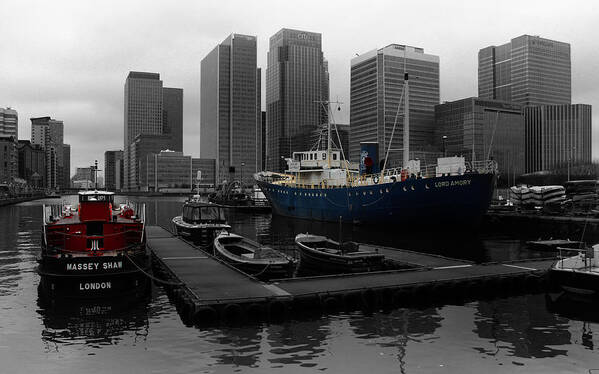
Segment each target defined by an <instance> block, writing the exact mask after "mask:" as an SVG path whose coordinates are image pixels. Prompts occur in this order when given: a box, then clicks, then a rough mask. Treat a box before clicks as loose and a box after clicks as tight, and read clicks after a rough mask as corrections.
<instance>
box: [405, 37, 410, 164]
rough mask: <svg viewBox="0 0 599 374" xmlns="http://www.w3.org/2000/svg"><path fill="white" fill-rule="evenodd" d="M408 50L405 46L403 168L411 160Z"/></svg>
mask: <svg viewBox="0 0 599 374" xmlns="http://www.w3.org/2000/svg"><path fill="white" fill-rule="evenodd" d="M406 49H408V46H407V45H405V46H404V50H403V87H404V90H405V91H404V95H405V102H404V107H403V108H404V109H403V111H404V121H403V166H404V168H407V167H408V160H409V159H410V84H409V81H408V71H407V69H406V64H407V62H406V60H407V55H406Z"/></svg>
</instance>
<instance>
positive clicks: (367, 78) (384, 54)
mask: <svg viewBox="0 0 599 374" xmlns="http://www.w3.org/2000/svg"><path fill="white" fill-rule="evenodd" d="M404 72H407V73H408V76H409V87H410V107H409V111H410V139H409V143H410V158H414V159H415V158H420V159H421V160H422V159H423V158H426V155H427V154H428V153H429V152H432V151H433V150H434V146H433V144H434V139H433V137H434V122H435V119H434V115H435V113H434V111H435V105H437V104H439V57H438V56H435V55H431V54H426V53H424V49H422V48H418V47H411V46H405V45H399V44H390V45H388V46H386V47H384V48H380V49H375V50H372V51H369V52H366V53H363V54H361V55H360V56H357V57H354V58H353V59H352V60H351V83H350V145H349V154H350V160H351V161H354V162H358V161H359V153H360V143H361V142H378V144H379V159H380V160H383V158H384V157H385V154H386V153H387V149H389V143H390V142H392V144H391V147H390V153H389V160H388V163H387V165H388V166H390V165H399V164H401V163H402V162H403V154H402V150H403V120H404V116H403V115H402V113H403V111H404V103H405V100H404V99H405V98H404V97H403V95H402V92H403V86H404ZM400 103H401V107H400V106H399V105H400ZM398 111H399V116H398ZM396 117H397V125H396V128H395V132H394V133H393V140H392V141H391V133H392V132H393V126H394V123H395V120H396Z"/></svg>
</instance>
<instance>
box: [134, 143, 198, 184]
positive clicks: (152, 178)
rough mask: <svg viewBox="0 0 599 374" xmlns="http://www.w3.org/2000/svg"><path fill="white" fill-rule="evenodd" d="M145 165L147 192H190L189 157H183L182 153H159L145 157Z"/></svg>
mask: <svg viewBox="0 0 599 374" xmlns="http://www.w3.org/2000/svg"><path fill="white" fill-rule="evenodd" d="M145 165H146V170H145V174H146V175H147V181H148V184H147V191H155V192H188V191H191V188H192V180H191V168H192V164H191V156H185V155H184V154H183V152H175V151H161V152H160V153H157V154H150V155H147V162H146V163H145Z"/></svg>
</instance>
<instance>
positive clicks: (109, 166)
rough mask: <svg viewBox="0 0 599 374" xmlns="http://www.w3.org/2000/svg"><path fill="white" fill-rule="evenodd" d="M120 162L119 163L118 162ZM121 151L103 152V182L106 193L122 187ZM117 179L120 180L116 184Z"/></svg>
mask: <svg viewBox="0 0 599 374" xmlns="http://www.w3.org/2000/svg"><path fill="white" fill-rule="evenodd" d="M119 161H120V162H119ZM122 161H123V151H106V152H104V182H105V187H106V189H107V190H108V191H118V189H117V185H118V186H119V187H120V186H122V183H123V182H122V175H123V173H122V170H119V169H122V166H123V162H122ZM117 177H118V178H119V179H120V180H119V181H118V183H117Z"/></svg>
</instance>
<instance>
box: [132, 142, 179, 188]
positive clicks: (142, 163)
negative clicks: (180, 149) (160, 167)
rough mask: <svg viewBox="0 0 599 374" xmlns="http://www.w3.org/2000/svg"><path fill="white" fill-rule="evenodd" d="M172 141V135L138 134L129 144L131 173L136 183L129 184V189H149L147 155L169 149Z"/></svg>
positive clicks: (133, 181)
mask: <svg viewBox="0 0 599 374" xmlns="http://www.w3.org/2000/svg"><path fill="white" fill-rule="evenodd" d="M171 142H172V137H171V136H170V135H149V134H138V135H137V136H136V137H135V138H134V139H133V142H131V144H130V145H129V166H130V169H129V175H130V180H131V181H132V183H134V184H130V185H129V190H142V191H147V186H148V180H147V179H146V177H147V173H146V172H145V171H146V169H147V165H146V162H147V156H148V155H151V154H156V153H160V152H161V151H166V150H169V149H168V145H169V144H172V143H171Z"/></svg>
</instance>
